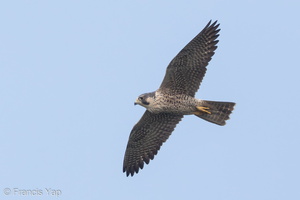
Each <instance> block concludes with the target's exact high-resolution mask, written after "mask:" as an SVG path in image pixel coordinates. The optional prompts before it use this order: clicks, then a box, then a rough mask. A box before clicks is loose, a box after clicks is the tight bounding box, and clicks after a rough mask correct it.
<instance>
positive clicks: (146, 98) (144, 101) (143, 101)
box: [134, 92, 155, 108]
mask: <svg viewBox="0 0 300 200" xmlns="http://www.w3.org/2000/svg"><path fill="white" fill-rule="evenodd" d="M154 100H155V92H150V93H145V94H141V95H140V96H139V97H138V98H137V99H136V100H135V102H134V105H137V104H138V105H141V106H143V107H145V108H148V107H150V106H151V104H152V103H153V102H154Z"/></svg>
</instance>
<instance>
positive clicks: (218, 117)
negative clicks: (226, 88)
mask: <svg viewBox="0 0 300 200" xmlns="http://www.w3.org/2000/svg"><path fill="white" fill-rule="evenodd" d="M234 106H235V103H233V102H220V101H205V100H203V101H202V102H201V105H199V107H197V108H204V109H205V110H204V111H203V109H201V110H199V111H197V112H195V113H194V114H195V115H196V116H197V117H200V118H201V119H204V120H206V121H209V122H212V123H214V124H218V125H221V126H224V125H225V124H226V122H225V121H226V120H228V119H229V115H230V114H231V112H232V110H233V109H234Z"/></svg>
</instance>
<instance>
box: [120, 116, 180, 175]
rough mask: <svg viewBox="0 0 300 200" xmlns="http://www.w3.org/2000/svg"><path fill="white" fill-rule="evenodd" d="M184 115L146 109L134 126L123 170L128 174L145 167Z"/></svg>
mask: <svg viewBox="0 0 300 200" xmlns="http://www.w3.org/2000/svg"><path fill="white" fill-rule="evenodd" d="M182 117H183V115H178V114H171V113H159V114H153V113H151V112H149V111H146V112H145V113H144V115H143V116H142V118H141V119H140V121H139V122H138V123H137V124H136V125H135V126H134V127H133V129H132V131H131V133H130V136H129V140H128V144H127V148H126V152H125V157H124V163H123V172H126V175H127V176H128V175H129V174H131V176H133V175H134V173H138V171H139V168H141V169H143V167H144V162H145V163H146V164H148V163H149V161H150V159H151V160H152V159H153V158H154V156H155V155H156V154H157V151H158V150H159V149H160V147H161V145H162V144H163V143H164V142H165V141H166V140H167V139H168V138H169V136H170V135H171V133H172V131H173V130H174V129H175V127H176V125H177V124H178V123H179V122H180V120H181V119H182Z"/></svg>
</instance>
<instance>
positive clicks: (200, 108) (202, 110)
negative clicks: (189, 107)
mask: <svg viewBox="0 0 300 200" xmlns="http://www.w3.org/2000/svg"><path fill="white" fill-rule="evenodd" d="M196 108H197V109H198V110H199V111H201V112H205V113H208V114H211V112H209V111H208V110H209V107H203V106H197V107H196Z"/></svg>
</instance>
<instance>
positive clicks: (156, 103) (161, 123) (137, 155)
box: [123, 21, 235, 176]
mask: <svg viewBox="0 0 300 200" xmlns="http://www.w3.org/2000/svg"><path fill="white" fill-rule="evenodd" d="M219 25H220V24H217V21H215V22H214V23H211V21H209V23H208V24H207V25H206V26H205V27H204V29H203V30H202V31H201V32H200V33H199V34H198V35H197V36H196V37H195V38H194V39H192V40H191V41H190V42H189V43H188V44H187V45H186V46H185V47H184V48H183V49H182V50H181V51H180V52H179V53H178V54H177V55H176V56H175V58H173V60H172V61H171V62H170V64H169V65H168V67H167V71H166V74H165V77H164V79H163V81H162V83H161V85H160V87H159V88H158V90H156V91H154V92H150V93H145V94H142V95H140V96H139V97H138V98H137V99H136V101H135V103H134V104H135V105H137V104H138V105H141V106H143V107H145V108H146V109H147V110H146V111H145V113H144V115H143V116H142V118H141V119H140V121H138V123H137V124H136V125H135V126H134V127H133V129H132V131H131V133H130V136H129V140H128V144H127V148H126V152H125V157H124V163H123V172H126V175H127V176H128V175H129V174H130V175H131V176H133V175H134V173H138V172H139V168H141V169H143V167H144V163H146V164H148V163H149V162H150V159H151V160H152V159H153V158H154V156H155V155H156V154H157V151H158V150H159V149H160V147H161V146H162V144H163V143H164V142H165V141H166V140H167V139H168V137H169V136H170V135H171V133H172V132H173V130H174V129H175V126H176V125H177V124H178V123H179V121H180V120H181V119H182V118H183V116H184V115H196V116H197V117H199V118H201V119H204V120H206V121H209V122H211V123H214V124H217V125H221V126H223V125H225V121H226V120H228V119H229V115H230V114H231V112H232V110H233V108H234V105H235V103H233V102H219V101H207V100H200V99H196V98H195V93H196V92H197V90H198V88H199V86H200V83H201V81H202V79H203V77H204V75H205V72H206V66H207V65H208V62H209V61H210V60H211V58H212V56H213V55H214V51H215V50H216V49H217V46H216V44H217V43H218V40H217V38H218V36H219V34H218V33H219V31H220V29H218V27H219Z"/></svg>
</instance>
